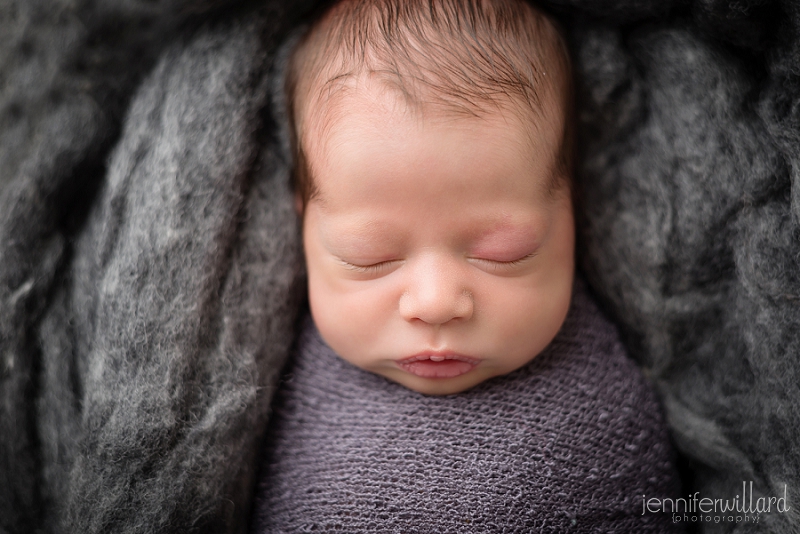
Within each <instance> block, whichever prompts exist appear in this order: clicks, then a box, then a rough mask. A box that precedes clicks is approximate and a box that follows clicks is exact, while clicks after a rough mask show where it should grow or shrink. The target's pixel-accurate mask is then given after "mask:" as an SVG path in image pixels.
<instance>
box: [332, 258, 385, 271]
mask: <svg viewBox="0 0 800 534" xmlns="http://www.w3.org/2000/svg"><path fill="white" fill-rule="evenodd" d="M339 261H340V262H342V265H344V266H345V267H347V268H348V269H350V270H351V271H356V272H359V273H372V272H375V271H377V270H379V269H380V268H381V267H385V266H386V265H387V264H389V263H392V262H393V261H394V260H389V261H381V262H378V263H373V264H372V265H356V264H355V263H350V262H349V261H345V260H343V259H341V258H339Z"/></svg>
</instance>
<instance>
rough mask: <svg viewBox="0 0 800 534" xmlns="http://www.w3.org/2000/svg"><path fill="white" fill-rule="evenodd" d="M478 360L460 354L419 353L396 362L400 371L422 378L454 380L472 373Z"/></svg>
mask: <svg viewBox="0 0 800 534" xmlns="http://www.w3.org/2000/svg"><path fill="white" fill-rule="evenodd" d="M478 363H480V360H476V359H475V358H470V357H468V356H464V355H461V354H456V353H452V352H448V353H430V352H426V353H421V354H416V355H414V356H409V357H408V358H403V359H402V360H398V362H397V365H399V366H400V368H401V369H403V370H404V371H407V372H409V373H411V374H412V375H416V376H419V377H422V378H455V377H457V376H461V375H463V374H466V373H468V372H470V371H472V370H473V369H474V368H475V367H476V366H477V365H478Z"/></svg>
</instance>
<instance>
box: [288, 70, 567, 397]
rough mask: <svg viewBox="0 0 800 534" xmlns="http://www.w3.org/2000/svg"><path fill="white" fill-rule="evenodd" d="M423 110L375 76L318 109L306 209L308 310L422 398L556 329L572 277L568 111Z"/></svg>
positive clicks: (323, 327)
mask: <svg viewBox="0 0 800 534" xmlns="http://www.w3.org/2000/svg"><path fill="white" fill-rule="evenodd" d="M552 107H554V108H555V109H551V110H550V111H551V115H552V116H550V117H548V116H547V113H545V114H544V115H545V116H544V118H542V119H539V120H541V121H545V123H544V124H541V127H540V128H537V129H536V132H531V129H530V128H529V127H526V126H525V124H524V122H523V120H522V119H520V118H519V117H517V115H518V114H514V113H511V112H508V113H501V112H499V111H498V112H496V113H487V114H484V115H482V116H480V117H464V116H460V117H455V118H454V117H453V116H452V115H445V114H444V113H437V112H435V111H428V112H425V111H420V110H412V109H410V108H408V106H406V105H405V104H404V103H403V101H402V99H401V98H398V97H397V96H396V95H395V94H394V93H393V92H392V91H388V90H386V89H385V88H383V87H382V86H381V85H380V84H378V83H376V82H369V80H361V81H360V82H359V86H358V89H357V90H353V91H350V92H348V93H347V94H345V95H343V96H341V97H340V98H338V99H337V101H336V104H335V107H334V108H333V109H331V110H328V111H326V112H325V113H327V115H326V114H324V113H321V112H320V110H319V109H317V110H315V109H314V107H313V106H311V107H310V108H309V109H308V110H307V113H306V115H305V116H306V117H322V116H324V117H325V118H324V120H323V119H320V120H316V121H315V120H307V121H306V123H305V125H306V134H305V136H304V148H305V151H306V159H307V161H308V162H309V167H310V169H311V173H312V175H313V181H314V184H315V185H316V188H317V190H318V193H319V194H318V195H316V196H315V197H314V198H312V199H311V200H310V201H309V202H308V203H307V204H306V205H305V206H304V207H303V219H304V226H303V241H304V248H305V254H306V261H307V265H308V289H309V299H310V305H311V313H312V315H313V317H314V321H315V323H316V325H317V327H318V329H319V331H320V333H321V334H322V337H323V338H324V339H325V341H326V342H327V343H328V344H329V345H330V346H331V348H332V349H333V350H334V351H335V352H336V353H338V354H339V355H340V356H341V357H342V358H344V359H345V360H347V361H349V362H350V363H352V364H355V365H357V366H358V367H361V368H363V369H365V370H367V371H371V372H373V373H377V374H379V375H382V376H384V377H386V378H388V379H390V380H393V381H395V382H398V383H400V384H402V385H403V386H406V387H408V388H410V389H413V390H415V391H418V392H421V393H425V394H433V395H445V394H451V393H457V392H460V391H464V390H466V389H469V388H471V387H472V386H474V385H476V384H478V383H480V382H482V381H484V380H487V379H489V378H491V377H494V376H498V375H503V374H506V373H509V372H511V371H513V370H515V369H518V368H519V367H521V366H523V365H525V364H526V363H528V362H529V361H530V360H531V359H533V358H534V357H535V356H536V355H537V354H539V353H540V352H541V351H542V350H543V349H544V348H545V347H546V346H547V345H548V344H549V343H550V341H551V340H552V339H553V337H554V336H555V335H556V333H557V332H558V330H559V329H560V327H561V325H562V323H563V321H564V319H565V317H566V314H567V310H568V308H569V303H570V298H571V290H572V282H573V274H574V223H573V214H572V205H571V201H570V195H569V192H568V191H567V190H566V189H567V188H566V187H562V189H563V191H561V192H557V193H555V194H554V193H553V192H552V191H549V190H548V185H549V184H551V183H552V180H553V173H554V172H555V167H556V165H555V159H556V157H555V154H556V153H557V150H558V143H559V140H560V139H561V135H560V133H561V131H562V130H561V128H563V124H562V123H563V118H562V117H561V116H560V114H559V113H558V111H559V110H558V109H557V106H555V105H554V106H552Z"/></svg>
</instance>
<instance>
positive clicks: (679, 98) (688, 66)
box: [0, 0, 800, 534]
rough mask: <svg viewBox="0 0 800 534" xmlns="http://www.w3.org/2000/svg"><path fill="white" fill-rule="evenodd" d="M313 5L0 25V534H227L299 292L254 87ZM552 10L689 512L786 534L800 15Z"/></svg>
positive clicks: (630, 7) (604, 281)
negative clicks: (744, 519) (741, 519)
mask: <svg viewBox="0 0 800 534" xmlns="http://www.w3.org/2000/svg"><path fill="white" fill-rule="evenodd" d="M317 3H318V2H317V1H315V0H306V1H297V2H282V1H278V0H258V1H256V0H252V1H251V0H204V1H201V2H195V1H190V0H165V1H161V2H151V1H148V0H48V1H44V0H0V399H2V402H0V532H3V533H28V532H45V533H46V532H80V533H81V534H84V533H94V532H242V531H244V530H245V529H246V527H247V525H246V524H245V523H246V521H247V517H249V506H250V504H249V503H250V500H251V497H252V491H253V487H252V482H253V476H254V473H255V471H256V468H257V465H256V464H257V459H256V450H257V448H258V444H259V442H260V440H261V437H262V434H263V431H264V426H265V424H266V419H267V413H268V409H267V408H268V405H269V402H270V399H271V395H272V392H273V391H274V384H275V380H276V377H277V376H278V370H279V368H280V367H281V366H282V365H283V362H284V359H285V357H286V355H287V354H288V348H289V347H290V345H291V343H292V342H293V340H294V338H295V329H294V328H293V325H294V324H295V315H296V312H297V309H298V304H299V302H298V301H299V295H298V288H300V287H301V285H302V264H301V258H300V247H299V235H298V228H297V221H296V218H295V217H294V215H293V213H292V209H291V196H290V194H289V193H288V191H287V185H286V182H287V179H288V178H287V177H288V172H289V164H290V162H289V161H288V156H287V153H286V150H285V147H286V143H285V139H281V138H280V135H279V131H280V130H281V128H280V127H279V124H283V127H284V128H285V118H283V119H281V117H280V115H279V114H277V115H276V113H274V112H273V111H272V102H271V98H270V97H269V91H268V88H269V87H270V86H271V85H272V84H276V85H279V83H280V80H278V79H276V78H277V77H278V76H279V75H277V74H275V72H276V71H271V70H270V69H271V65H272V62H273V59H274V58H273V56H274V54H275V50H276V49H277V44H278V43H279V42H280V41H282V40H283V39H284V38H285V36H286V35H288V34H289V33H290V32H291V30H292V28H294V27H296V26H297V25H298V24H300V23H301V22H302V20H303V17H305V16H307V13H308V10H309V9H311V8H313V7H314V6H315V5H316V4H317ZM545 4H546V6H547V7H550V8H552V9H553V11H554V12H555V13H556V14H557V15H558V16H559V17H560V18H561V19H562V21H563V23H564V26H565V27H566V28H567V30H568V33H569V40H570V42H571V46H572V49H573V59H574V65H575V70H576V76H577V80H578V116H579V128H578V129H579V133H580V138H581V152H582V159H581V161H580V163H579V165H578V169H579V172H578V177H577V181H578V185H579V189H580V190H581V194H580V198H581V201H582V206H581V207H580V208H579V213H580V229H579V238H580V243H579V256H580V262H581V264H582V266H583V269H584V270H585V271H586V273H587V275H588V280H589V283H590V285H591V286H592V288H593V290H594V291H595V292H596V293H597V294H598V295H599V296H600V297H601V299H602V301H603V303H604V305H605V307H606V308H607V310H608V311H609V312H610V313H611V315H612V316H613V317H614V318H615V320H616V321H618V322H619V325H620V326H621V330H622V333H623V339H624V341H625V342H626V344H627V346H628V349H629V352H630V353H631V354H632V355H633V356H634V357H635V358H636V359H637V360H638V361H639V363H640V364H641V365H642V367H643V368H644V370H645V372H646V373H647V374H648V375H649V376H650V377H651V378H652V379H653V381H654V382H655V383H656V384H657V386H658V388H659V391H660V393H661V396H662V400H663V402H664V405H665V409H666V416H667V419H668V422H669V424H670V426H671V430H672V435H673V438H674V440H675V443H676V445H677V447H678V449H679V452H680V453H681V454H682V458H683V459H684V465H686V467H687V471H686V475H687V476H686V480H685V481H684V482H685V488H684V491H685V492H687V493H688V492H689V491H697V492H700V493H701V494H702V495H703V496H705V497H710V498H725V497H732V496H733V495H734V494H736V493H737V492H738V491H739V489H738V488H740V487H741V481H742V480H747V481H750V480H752V481H753V482H754V491H755V492H756V493H757V494H758V495H764V496H774V495H781V494H782V491H783V488H784V485H786V488H787V492H788V497H789V498H788V500H789V505H790V508H791V511H790V512H788V513H771V514H762V517H761V519H760V521H759V522H758V523H757V524H755V525H753V524H747V525H744V524H739V525H736V524H731V523H727V524H726V523H703V524H702V526H701V527H700V530H701V531H703V532H709V533H711V532H748V533H752V532H777V533H791V532H797V531H800V517H798V515H797V514H798V511H800V448H798V447H797V446H796V436H797V435H798V431H799V430H800V391H798V390H799V389H800V385H798V384H800V379H799V378H800V377H799V376H798V375H800V373H799V372H798V371H800V362H799V361H798V358H797V355H798V354H800V328H799V327H800V325H798V322H800V276H798V272H800V270H799V269H798V267H799V266H798V261H800V260H798V258H800V241H799V239H800V237H799V236H800V233H798V221H799V220H800V160H799V158H800V98H799V97H800V79H798V73H800V5H798V4H797V3H796V2H793V1H790V0H743V1H740V2H729V1H722V0H682V1H680V2H678V1H663V0H625V1H622V2H619V1H611V0H552V1H551V2H549V3H545ZM281 121H283V122H281Z"/></svg>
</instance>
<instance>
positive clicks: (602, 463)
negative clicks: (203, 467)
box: [253, 280, 680, 534]
mask: <svg viewBox="0 0 800 534" xmlns="http://www.w3.org/2000/svg"><path fill="white" fill-rule="evenodd" d="M273 408H274V413H273V415H272V418H271V422H270V427H269V432H268V437H267V443H266V445H265V449H264V453H263V457H262V466H261V475H260V482H259V487H258V491H257V496H256V502H255V510H254V517H253V532H255V533H259V534H261V533H272V532H308V531H320V532H331V531H335V532H348V533H357V532H382V533H386V532H398V533H399V532H402V533H415V532H420V533H422V532H424V533H445V532H458V533H470V532H481V533H483V532H509V533H510V532H519V533H530V532H625V533H629V532H637V533H644V532H675V531H676V530H679V529H677V528H676V527H674V526H673V525H672V523H671V518H670V516H669V515H667V514H661V513H656V514H654V513H649V512H648V513H645V514H644V515H643V513H642V512H643V506H642V500H643V496H644V495H646V496H647V498H651V497H658V498H663V497H679V496H680V495H679V494H678V490H679V488H678V486H677V476H676V473H675V470H674V469H675V468H674V464H673V452H672V449H671V446H670V441H669V437H668V435H667V430H666V427H665V424H664V421H663V418H662V414H661V409H660V406H659V404H658V402H657V400H656V397H655V395H654V393H653V391H652V390H651V388H650V386H649V384H648V383H647V382H646V381H645V379H644V377H643V376H642V374H641V372H640V371H639V369H638V368H637V367H636V366H635V364H634V363H633V362H632V361H630V360H629V359H628V358H627V356H626V354H625V351H624V349H623V347H622V345H621V344H620V341H619V338H618V335H617V331H616V329H615V327H614V326H613V325H612V324H611V323H610V322H609V321H608V320H607V319H605V318H604V316H603V315H602V313H601V312H600V310H599V309H598V308H597V306H596V304H595V303H594V301H593V300H592V298H591V297H590V295H589V294H588V292H587V290H586V287H585V284H584V283H583V282H581V281H580V280H578V281H576V284H575V290H574V293H573V298H572V307H571V309H570V312H569V315H568V317H567V319H566V322H565V323H564V325H563V327H562V328H561V331H560V332H559V334H558V335H557V336H556V338H555V339H554V340H553V342H552V343H551V344H550V346H549V347H548V348H547V349H546V350H545V351H544V352H543V353H542V354H540V355H539V356H538V357H536V358H535V359H534V360H533V361H532V362H531V363H530V364H528V365H526V366H525V367H523V368H522V369H520V370H518V371H515V372H514V373H511V374H509V375H506V376H502V377H497V378H495V379H492V380H489V381H487V382H484V383H482V384H479V385H478V386H476V387H475V388H473V389H471V390H469V391H467V392H464V393H459V394H456V395H450V396H446V397H433V396H426V395H422V394H420V393H416V392H414V391H411V390H408V389H406V388H404V387H403V386H400V385H398V384H395V383H393V382H390V381H388V380H386V379H384V378H382V377H380V376H377V375H374V374H372V373H369V372H366V371H363V370H361V369H359V368H357V367H354V366H353V365H351V364H349V363H347V362H346V361H344V360H342V359H341V358H339V357H337V356H336V354H335V353H334V352H333V351H332V350H331V349H330V348H329V347H328V346H327V345H326V344H325V342H324V341H322V339H321V338H320V336H319V333H318V332H317V330H316V328H315V326H314V324H313V322H312V321H311V320H310V318H309V320H308V321H307V322H306V324H305V328H304V331H303V333H302V336H301V338H300V340H299V344H298V347H297V350H296V352H295V354H294V357H293V358H292V360H291V361H290V364H289V366H288V368H287V369H286V374H285V375H284V379H283V381H282V383H281V388H280V390H279V392H278V393H277V396H276V399H275V401H274V403H273Z"/></svg>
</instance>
